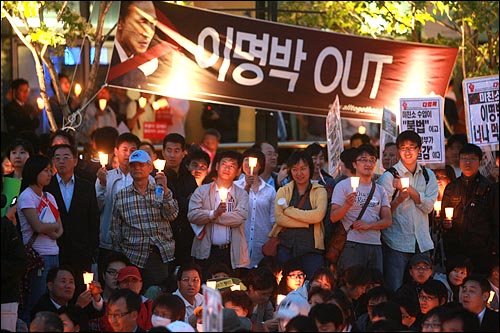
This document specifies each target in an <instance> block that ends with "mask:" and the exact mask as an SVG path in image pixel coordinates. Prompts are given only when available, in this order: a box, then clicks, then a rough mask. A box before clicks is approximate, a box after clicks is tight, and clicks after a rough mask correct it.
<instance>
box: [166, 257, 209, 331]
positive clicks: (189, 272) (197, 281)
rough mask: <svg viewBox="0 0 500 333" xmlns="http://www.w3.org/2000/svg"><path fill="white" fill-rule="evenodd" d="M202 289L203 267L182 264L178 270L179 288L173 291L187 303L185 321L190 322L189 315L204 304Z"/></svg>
mask: <svg viewBox="0 0 500 333" xmlns="http://www.w3.org/2000/svg"><path fill="white" fill-rule="evenodd" d="M200 289H201V268H200V267H199V266H198V265H196V264H187V265H184V266H181V267H180V268H179V271H178V272H177V290H176V291H175V292H174V293H173V294H174V295H177V296H179V297H180V298H181V299H182V301H183V302H184V304H185V305H186V316H185V317H184V321H185V322H186V323H189V320H188V319H189V317H190V316H191V315H193V314H194V309H196V308H197V307H198V306H202V305H203V295H201V294H200Z"/></svg>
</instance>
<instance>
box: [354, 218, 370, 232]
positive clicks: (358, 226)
mask: <svg viewBox="0 0 500 333" xmlns="http://www.w3.org/2000/svg"><path fill="white" fill-rule="evenodd" d="M352 228H353V229H354V230H360V231H365V230H368V229H370V226H369V224H368V223H366V222H363V221H361V220H357V221H354V223H353V224H352Z"/></svg>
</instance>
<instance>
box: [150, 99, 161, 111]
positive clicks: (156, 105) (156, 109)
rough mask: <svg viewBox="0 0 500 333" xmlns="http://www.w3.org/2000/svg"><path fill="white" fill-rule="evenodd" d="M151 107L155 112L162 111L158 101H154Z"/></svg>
mask: <svg viewBox="0 0 500 333" xmlns="http://www.w3.org/2000/svg"><path fill="white" fill-rule="evenodd" d="M151 106H152V107H153V110H155V111H158V110H159V109H160V103H158V102H157V101H154V102H153V103H151Z"/></svg>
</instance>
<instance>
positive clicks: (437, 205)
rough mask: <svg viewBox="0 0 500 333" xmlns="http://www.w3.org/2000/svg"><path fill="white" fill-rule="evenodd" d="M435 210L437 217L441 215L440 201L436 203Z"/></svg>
mask: <svg viewBox="0 0 500 333" xmlns="http://www.w3.org/2000/svg"><path fill="white" fill-rule="evenodd" d="M434 210H435V211H436V216H439V215H440V214H441V201H439V200H438V201H436V202H435V203H434Z"/></svg>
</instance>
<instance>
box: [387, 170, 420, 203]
mask: <svg viewBox="0 0 500 333" xmlns="http://www.w3.org/2000/svg"><path fill="white" fill-rule="evenodd" d="M420 167H421V168H422V173H423V175H424V178H425V184H426V185H427V184H429V173H428V172H427V169H426V168H425V167H424V166H423V165H421V166H420ZM385 172H389V173H390V174H391V175H392V176H393V177H394V178H400V176H399V173H398V170H396V168H394V167H390V168H389V169H387V170H385ZM396 194H398V190H397V189H396V191H394V194H393V195H392V199H391V202H392V201H393V200H394V198H395V197H396Z"/></svg>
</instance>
